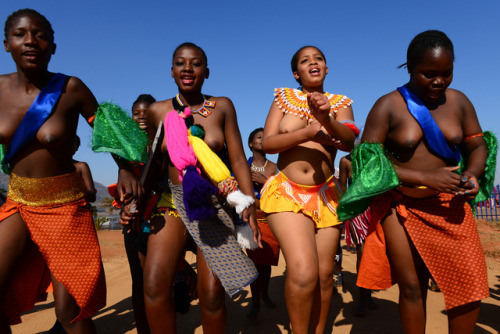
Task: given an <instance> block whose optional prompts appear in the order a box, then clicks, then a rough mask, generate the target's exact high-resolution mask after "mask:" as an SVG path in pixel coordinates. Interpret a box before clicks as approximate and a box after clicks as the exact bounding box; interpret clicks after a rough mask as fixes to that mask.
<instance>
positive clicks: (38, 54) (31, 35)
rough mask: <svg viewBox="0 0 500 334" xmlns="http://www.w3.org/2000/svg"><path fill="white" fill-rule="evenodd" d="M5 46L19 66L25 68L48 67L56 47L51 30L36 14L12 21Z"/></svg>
mask: <svg viewBox="0 0 500 334" xmlns="http://www.w3.org/2000/svg"><path fill="white" fill-rule="evenodd" d="M4 46H5V51H7V52H10V53H11V55H12V59H13V60H14V62H15V63H16V65H17V67H18V68H22V69H24V70H32V69H47V67H48V64H49V62H50V58H51V56H52V55H53V54H54V53H55V49H56V45H55V44H54V42H53V37H52V35H51V32H50V31H48V29H47V27H46V26H45V25H44V24H43V22H42V21H41V20H40V18H38V17H36V16H34V15H25V16H20V17H18V18H17V19H15V20H14V21H13V22H12V25H11V27H10V29H9V31H8V33H7V38H6V39H5V40H4Z"/></svg>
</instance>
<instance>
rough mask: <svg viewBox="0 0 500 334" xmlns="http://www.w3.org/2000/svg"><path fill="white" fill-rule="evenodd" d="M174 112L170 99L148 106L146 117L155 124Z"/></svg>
mask: <svg viewBox="0 0 500 334" xmlns="http://www.w3.org/2000/svg"><path fill="white" fill-rule="evenodd" d="M172 110H174V106H173V105H172V99H168V100H163V101H157V102H155V103H153V104H151V105H150V106H149V109H148V117H150V118H151V119H152V120H154V121H155V123H157V122H159V121H160V120H163V118H165V115H166V114H167V113H168V112H170V111H172Z"/></svg>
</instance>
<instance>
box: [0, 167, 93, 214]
mask: <svg viewBox="0 0 500 334" xmlns="http://www.w3.org/2000/svg"><path fill="white" fill-rule="evenodd" d="M84 189H85V186H84V184H83V180H82V178H81V176H80V174H78V172H77V171H74V172H71V173H68V174H63V175H57V176H51V177H44V178H30V177H23V176H18V175H15V174H14V173H11V174H10V177H9V192H8V194H7V197H8V198H9V199H11V200H12V201H14V202H16V203H20V204H24V205H30V206H42V205H49V204H63V203H70V202H73V201H76V200H79V199H81V198H83V196H84V192H83V191H84Z"/></svg>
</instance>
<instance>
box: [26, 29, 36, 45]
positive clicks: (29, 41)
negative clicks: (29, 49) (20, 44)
mask: <svg viewBox="0 0 500 334" xmlns="http://www.w3.org/2000/svg"><path fill="white" fill-rule="evenodd" d="M35 41H36V38H35V36H34V35H33V34H32V33H31V32H27V33H26V34H25V35H24V44H26V45H32V44H35Z"/></svg>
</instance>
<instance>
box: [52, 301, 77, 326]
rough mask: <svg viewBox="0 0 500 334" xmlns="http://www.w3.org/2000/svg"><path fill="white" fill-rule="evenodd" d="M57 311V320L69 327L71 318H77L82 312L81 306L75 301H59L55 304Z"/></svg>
mask: <svg viewBox="0 0 500 334" xmlns="http://www.w3.org/2000/svg"><path fill="white" fill-rule="evenodd" d="M54 309H55V312H56V318H57V320H58V321H59V322H60V323H61V325H63V326H64V327H68V326H69V325H70V323H71V320H73V319H74V318H76V317H77V316H78V314H79V313H80V308H79V307H78V305H77V304H76V302H74V301H65V302H59V303H56V305H55V308H54Z"/></svg>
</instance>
